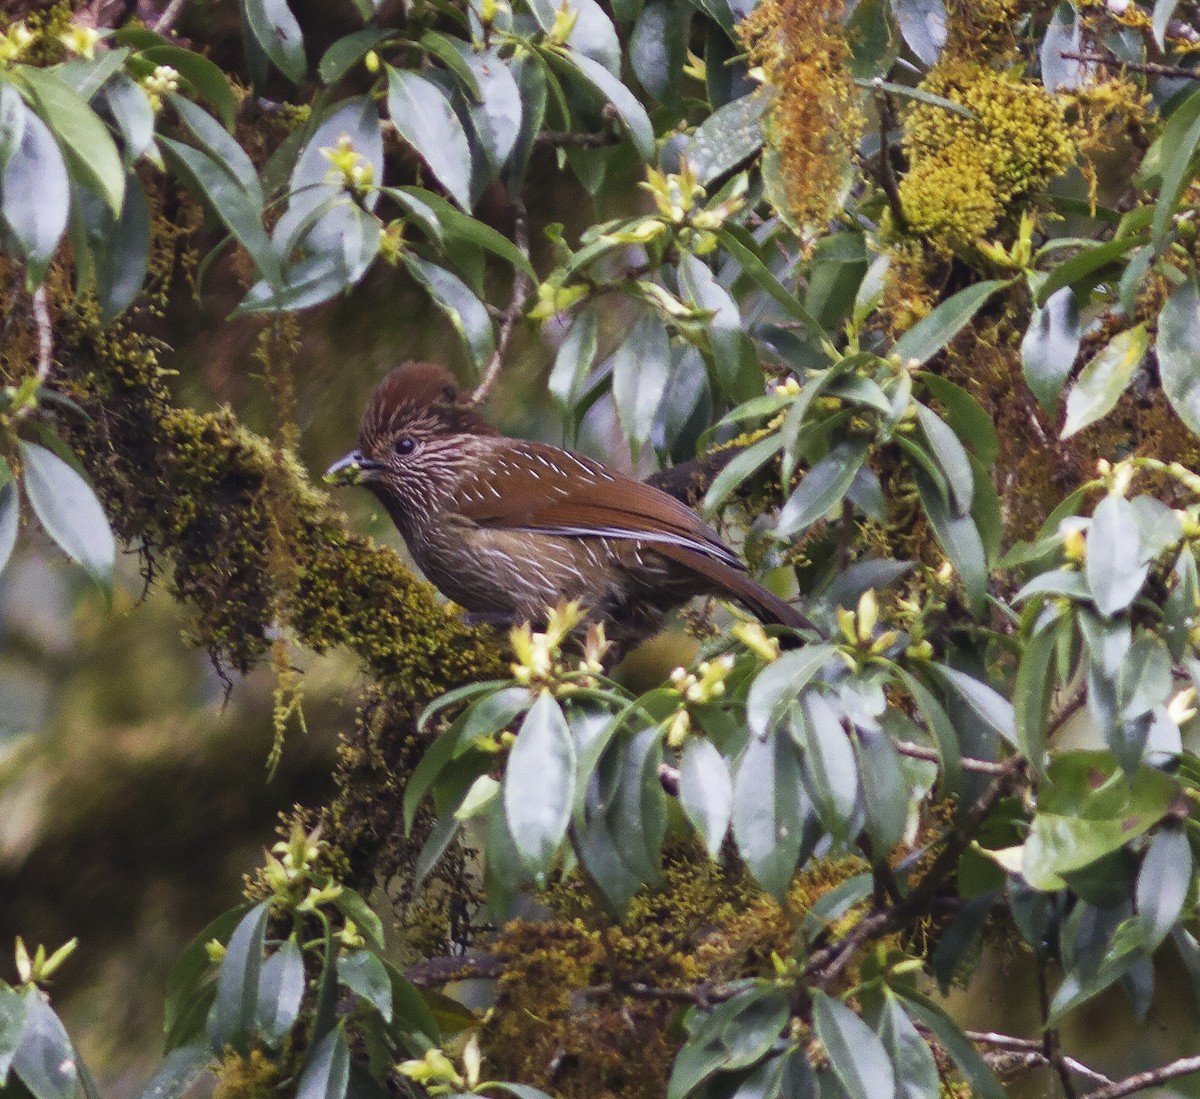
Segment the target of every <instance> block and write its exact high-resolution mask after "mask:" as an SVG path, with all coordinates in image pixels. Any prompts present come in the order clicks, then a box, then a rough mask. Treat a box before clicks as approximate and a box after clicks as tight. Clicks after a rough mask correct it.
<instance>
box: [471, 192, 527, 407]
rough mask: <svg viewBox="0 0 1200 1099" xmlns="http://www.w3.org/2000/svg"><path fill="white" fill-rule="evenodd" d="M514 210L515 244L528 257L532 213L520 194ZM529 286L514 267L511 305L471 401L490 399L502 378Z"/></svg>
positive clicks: (503, 318)
mask: <svg viewBox="0 0 1200 1099" xmlns="http://www.w3.org/2000/svg"><path fill="white" fill-rule="evenodd" d="M512 210H513V243H514V244H515V245H516V246H517V250H518V251H519V252H520V253H521V255H523V256H524V257H525V258H526V259H529V213H528V211H527V210H526V209H525V203H524V202H523V201H522V200H521V198H520V196H519V195H514V196H513V198H512ZM530 289H531V280H530V278H529V276H528V275H527V274H525V272H524V271H522V270H520V269H519V268H514V269H513V284H512V294H511V296H510V297H509V299H508V305H507V306H506V307H505V310H504V312H503V313H502V314H501V315H500V330H499V332H497V333H496V349H495V350H494V351H493V352H492V357H491V359H489V360H488V364H487V369H485V370H484V372H483V379H482V380H481V381H480V383H479V385H478V386H477V387H476V389H475V392H474V393H472V394H471V403H472V404H481V403H482V402H483V401H485V400H487V397H488V394H489V393H491V391H492V387H493V386H494V385H495V384H496V379H497V378H499V377H500V370H501V368H502V367H503V366H504V353H505V351H507V350H508V344H509V341H510V340H511V339H512V334H513V330H514V329H515V328H516V326H517V321H518V320H520V318H521V314H522V313H524V311H525V303H526V302H527V301H528V300H529V291H530Z"/></svg>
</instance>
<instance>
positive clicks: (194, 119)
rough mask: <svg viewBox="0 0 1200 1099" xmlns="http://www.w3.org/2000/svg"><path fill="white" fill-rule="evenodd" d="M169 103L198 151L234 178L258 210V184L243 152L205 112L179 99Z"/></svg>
mask: <svg viewBox="0 0 1200 1099" xmlns="http://www.w3.org/2000/svg"><path fill="white" fill-rule="evenodd" d="M168 100H169V102H170V104H171V106H172V107H174V108H175V111H176V113H177V114H178V115H179V118H180V120H181V121H182V122H183V124H184V125H185V126H186V127H187V128H188V129H189V130H190V131H191V133H192V136H193V137H195V138H196V140H197V141H198V142H199V143H200V147H201V149H203V150H204V152H206V153H208V155H209V156H211V157H212V158H213V159H214V160H215V161H216V162H217V163H218V164H220V165H221V166H222V167H223V168H224V169H225V170H226V171H227V172H228V173H229V174H230V175H231V176H233V178H234V180H235V181H236V182H237V183H239V184H240V185H241V187H242V190H243V191H245V192H246V195H247V197H248V198H249V199H250V201H251V202H252V203H254V205H255V206H257V207H260V208H261V207H262V204H263V192H262V186H261V184H260V183H259V180H258V170H257V169H256V168H255V167H254V162H253V161H252V160H251V159H250V158H249V157H248V156H247V155H246V153H245V150H243V149H242V147H241V146H240V145H239V144H238V143H237V142H236V141H234V139H233V138H232V137H230V136H229V133H228V132H227V131H226V130H225V127H224V126H222V125H221V124H220V123H219V122H218V121H217V120H216V119H215V118H213V117H212V115H210V114H209V113H208V112H207V111H205V110H203V109H201V108H200V107H197V106H196V105H195V104H194V103H189V102H188V101H187V100H186V99H184V98H183V96H181V95H171V96H168Z"/></svg>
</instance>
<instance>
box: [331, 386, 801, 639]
mask: <svg viewBox="0 0 1200 1099" xmlns="http://www.w3.org/2000/svg"><path fill="white" fill-rule="evenodd" d="M325 476H326V479H327V480H332V481H334V482H335V483H338V484H361V485H364V486H365V487H366V488H369V489H370V490H371V491H372V492H373V493H374V494H375V495H376V496H377V497H378V498H379V501H380V503H382V504H383V506H384V507H385V508H386V509H387V512H388V514H389V515H390V516H391V518H392V521H393V522H394V523H395V524H396V526H397V527H398V528H399V530H400V533H401V534H402V535H403V536H404V540H405V542H406V543H407V544H408V549H409V552H410V553H411V555H412V558H413V560H414V561H415V562H416V564H417V566H418V567H419V568H420V569H421V571H422V572H424V573H425V575H426V577H428V579H429V580H430V581H432V583H433V584H434V585H435V586H436V587H437V588H438V589H439V590H440V591H441V592H442V593H443V594H444V595H446V596H447V597H449V598H450V599H452V600H454V602H456V603H458V604H459V605H460V606H462V607H464V608H466V610H467V611H468V612H470V613H471V614H472V615H474V616H476V617H477V618H479V619H482V620H488V621H495V622H521V621H534V622H538V621H544V619H545V615H546V611H547V608H548V607H552V606H554V605H555V604H556V603H558V602H559V601H560V600H565V599H575V600H578V601H579V602H580V603H582V604H583V605H584V606H585V607H586V608H587V609H588V612H589V617H591V618H592V619H594V620H597V621H602V622H604V624H605V628H606V632H607V634H608V636H609V638H611V639H612V640H613V641H614V642H616V643H617V644H618V645H619V646H621V647H622V648H624V647H627V646H629V645H632V644H635V643H636V642H638V641H640V640H642V639H644V638H646V637H648V636H650V635H651V634H653V633H655V632H656V631H657V630H658V629H659V628H660V627H661V625H662V622H663V619H664V617H665V615H666V613H667V612H668V611H669V610H671V609H673V608H675V607H678V606H681V605H682V604H683V603H686V602H687V601H688V600H689V599H691V598H692V597H693V596H696V595H702V594H712V595H721V596H727V597H731V598H733V599H736V600H737V601H738V602H740V603H742V604H743V605H745V606H746V607H747V608H748V609H749V610H751V611H752V612H753V613H754V614H755V615H757V616H758V617H759V618H761V619H762V621H763V622H766V623H773V624H778V625H783V626H791V627H795V628H806V627H808V626H809V623H808V620H807V619H806V618H805V617H804V616H803V615H802V614H800V612H799V611H797V610H796V609H795V608H793V607H792V606H790V605H789V604H787V603H785V602H784V601H783V600H782V599H780V598H778V597H777V596H775V595H772V594H771V593H770V592H769V591H767V590H766V588H764V587H762V586H761V585H760V584H756V583H755V582H754V581H753V580H751V579H750V578H749V577H748V576H747V575H746V572H745V566H744V565H743V564H742V562H741V561H740V560H739V559H738V558H737V556H736V555H735V554H734V553H733V551H732V550H730V549H729V547H728V546H726V545H725V544H724V543H723V542H722V541H721V539H720V538H719V537H718V536H717V534H716V533H715V532H714V531H713V530H711V529H710V528H709V527H708V526H706V525H705V524H704V523H703V522H701V520H700V518H699V517H698V516H697V515H696V514H695V513H694V512H693V511H692V510H691V509H690V508H688V507H687V506H686V505H685V504H683V503H681V502H680V501H679V500H676V499H675V498H674V497H673V496H668V495H667V494H666V493H665V492H661V491H659V490H658V489H656V488H654V487H653V486H651V485H647V484H644V483H642V482H640V481H635V480H633V479H632V478H629V477H625V476H622V475H621V474H619V473H614V472H612V471H611V470H608V469H606V468H605V467H604V466H602V465H601V464H600V463H599V462H596V461H593V460H592V459H591V458H585V457H583V456H582V455H578V454H573V453H571V452H570V451H568V450H562V449H560V448H559V447H554V446H548V445H547V444H545V443H535V442H525V441H523V440H520V439H510V438H507V437H505V436H503V435H501V434H500V433H499V432H498V431H497V430H496V429H495V428H494V427H492V426H491V425H490V424H489V423H488V422H487V421H486V420H484V419H483V417H482V416H480V415H479V414H478V413H477V412H476V411H475V409H474V408H473V407H471V406H470V405H469V404H466V403H464V402H463V401H461V400H460V399H459V397H458V393H457V390H456V389H455V385H454V381H453V379H452V378H451V377H450V375H449V373H448V372H447V371H446V370H445V369H443V368H442V367H440V366H434V365H432V364H430V363H405V364H403V365H402V366H398V367H397V368H396V369H395V370H393V371H392V372H391V373H390V374H389V375H388V376H387V377H386V378H384V379H383V381H382V382H380V384H379V387H378V388H377V389H376V390H375V392H374V394H373V395H372V397H371V401H370V403H369V404H368V405H367V409H366V411H365V412H364V413H363V418H362V425H361V427H360V429H359V435H358V448H357V449H356V450H353V451H351V452H350V453H349V454H347V455H345V457H343V458H340V459H339V460H338V461H336V462H335V463H334V464H333V465H332V466H330V467H329V470H328V471H327V473H326V475H325Z"/></svg>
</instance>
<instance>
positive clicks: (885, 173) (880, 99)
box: [873, 80, 908, 232]
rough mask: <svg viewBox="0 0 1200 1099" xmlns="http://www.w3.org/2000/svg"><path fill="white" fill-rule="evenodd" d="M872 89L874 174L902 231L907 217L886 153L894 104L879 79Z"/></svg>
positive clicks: (894, 124) (894, 114) (894, 174)
mask: <svg viewBox="0 0 1200 1099" xmlns="http://www.w3.org/2000/svg"><path fill="white" fill-rule="evenodd" d="M873 91H874V94H875V104H876V106H877V107H878V108H879V170H878V171H877V172H876V173H874V174H875V178H876V180H878V182H879V186H880V187H881V188H883V193H884V195H885V196H886V197H887V201H888V206H889V207H890V208H891V211H892V217H893V218H895V220H896V228H897V229H899V230H900V231H901V232H903V231H904V229H905V228H906V227H907V225H908V219H907V218H906V217H905V216H904V207H903V206H902V205H901V203H900V186H899V184H898V183H897V182H896V173H895V172H894V171H893V170H892V159H891V157H890V156H889V155H888V134H890V133H891V132H892V131H893V130H894V129H895V128H896V106H895V104H894V103H893V102H892V97H891V96H890V95H889V94H888V93H887V92H886V91H884V89H883V87H882V86H881V82H880V81H878V80H876V81H875V82H874V88H873Z"/></svg>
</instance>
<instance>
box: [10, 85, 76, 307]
mask: <svg viewBox="0 0 1200 1099" xmlns="http://www.w3.org/2000/svg"><path fill="white" fill-rule="evenodd" d="M21 111H22V112H23V116H22V117H23V118H24V125H23V126H22V128H21V138H20V142H19V143H18V144H16V147H15V149H14V150H13V151H12V153H11V155H10V156H9V160H8V164H7V165H5V168H4V174H3V176H0V213H3V215H4V222H5V224H6V225H7V226H8V228H9V230H11V232H12V235H13V237H14V238H15V240H16V243H17V247H18V248H19V249H20V250H21V252H22V253H23V254H24V256H25V283H26V285H27V286H28V287H29V288H30V289H33V288H35V287H37V286H40V285H41V282H42V280H43V279H44V278H45V277H46V269H47V268H48V267H49V266H50V261H51V260H52V259H53V258H54V253H55V250H56V249H57V248H58V242H59V241H60V240H61V239H62V235H63V232H64V231H65V229H66V227H67V215H68V212H69V211H70V208H71V192H70V184H69V181H68V178H67V166H66V164H65V163H64V162H63V157H62V153H61V152H60V151H59V148H58V143H57V142H56V141H55V140H54V137H53V135H52V134H51V133H50V131H49V130H48V129H47V128H46V125H45V123H44V122H42V120H41V119H40V118H38V116H37V115H36V114H34V113H33V112H32V111H30V110H27V109H26V108H25V106H24V104H22V106H21Z"/></svg>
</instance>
